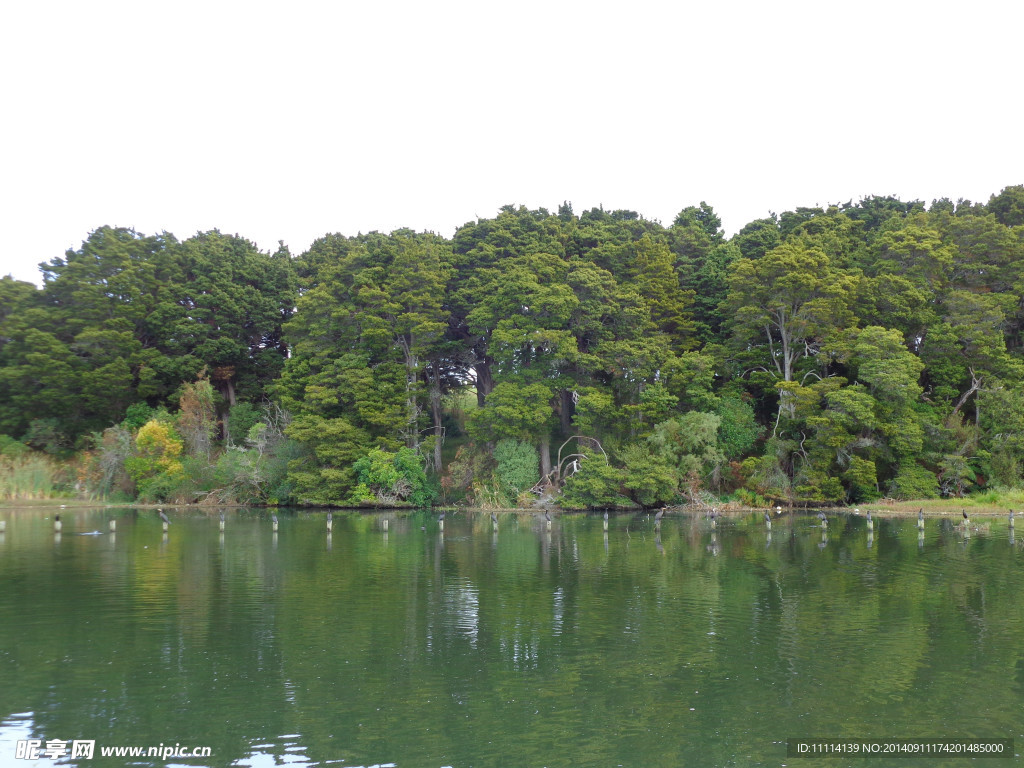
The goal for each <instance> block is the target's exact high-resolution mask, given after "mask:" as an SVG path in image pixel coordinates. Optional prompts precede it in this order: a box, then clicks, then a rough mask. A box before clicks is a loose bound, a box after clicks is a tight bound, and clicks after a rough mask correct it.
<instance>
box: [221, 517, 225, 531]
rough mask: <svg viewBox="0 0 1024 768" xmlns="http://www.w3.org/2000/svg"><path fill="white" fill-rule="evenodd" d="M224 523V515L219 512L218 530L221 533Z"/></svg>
mask: <svg viewBox="0 0 1024 768" xmlns="http://www.w3.org/2000/svg"><path fill="white" fill-rule="evenodd" d="M224 522H225V518H224V513H223V512H221V513H220V529H221V530H222V531H223V530H224Z"/></svg>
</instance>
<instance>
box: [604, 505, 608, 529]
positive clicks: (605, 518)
mask: <svg viewBox="0 0 1024 768" xmlns="http://www.w3.org/2000/svg"><path fill="white" fill-rule="evenodd" d="M603 524H604V529H605V530H606V531H607V530H608V510H607V509H606V510H605V511H604V520H603Z"/></svg>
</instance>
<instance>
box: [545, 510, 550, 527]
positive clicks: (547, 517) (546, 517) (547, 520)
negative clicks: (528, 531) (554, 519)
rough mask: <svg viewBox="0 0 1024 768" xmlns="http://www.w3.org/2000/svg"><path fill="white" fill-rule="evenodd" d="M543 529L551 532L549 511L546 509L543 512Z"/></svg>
mask: <svg viewBox="0 0 1024 768" xmlns="http://www.w3.org/2000/svg"><path fill="white" fill-rule="evenodd" d="M544 527H545V528H547V529H548V530H549V531H550V530H551V511H550V510H547V509H545V510H544Z"/></svg>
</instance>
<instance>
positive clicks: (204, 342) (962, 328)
mask: <svg viewBox="0 0 1024 768" xmlns="http://www.w3.org/2000/svg"><path fill="white" fill-rule="evenodd" d="M41 269H42V271H43V286H42V288H37V287H36V286H35V285H33V284H31V283H26V282H19V281H16V280H13V279H11V278H10V277H6V278H3V279H2V280H0V454H2V456H0V495H6V496H8V497H11V496H17V495H31V494H32V493H47V492H52V490H53V489H56V490H57V491H59V492H64V493H68V494H71V493H74V494H78V495H80V496H84V497H89V498H107V499H113V500H118V499H120V500H127V499H135V498H138V499H142V500H152V501H177V502H208V503H229V502H238V503H267V504H286V503H293V504H294V503H298V504H346V505H370V504H413V505H428V504H432V503H444V504H451V503H462V502H464V503H468V504H474V505H479V506H491V507H507V506H516V505H526V504H530V503H533V502H535V501H536V500H537V499H545V500H551V501H555V502H557V503H558V504H561V505H562V506H564V507H572V508H587V507H614V506H625V505H641V506H654V505H661V504H666V503H685V502H687V501H698V500H701V499H704V500H707V499H709V498H711V497H716V498H725V497H729V498H732V499H735V500H736V501H739V502H741V503H744V504H755V505H756V504H761V503H769V502H776V501H785V502H792V503H852V502H862V501H869V500H872V499H877V498H879V497H894V498H930V497H936V496H940V495H941V496H956V495H963V494H966V493H969V492H971V491H974V490H978V489H984V488H993V487H996V488H1015V487H1019V486H1020V485H1021V484H1022V469H1024V463H1022V462H1024V375H1022V374H1024V355H1022V352H1024V350H1022V344H1024V340H1022V328H1024V186H1013V187H1007V188H1006V189H1004V190H1003V191H1002V192H1000V193H999V194H996V195H993V196H992V197H991V198H990V200H989V201H988V203H987V204H983V203H972V202H970V201H966V200H959V201H957V202H956V203H954V202H952V201H950V200H948V199H942V200H935V201H932V203H931V204H930V205H925V204H924V203H923V202H921V201H911V202H903V201H900V200H898V199H895V198H892V197H871V198H866V199H863V200H861V201H859V202H856V203H854V202H852V201H851V202H849V203H846V204H842V205H834V206H829V207H827V208H820V207H813V208H798V209H797V210H795V211H786V212H784V213H782V214H779V215H776V214H772V215H770V216H768V217H766V218H764V219H759V220H756V221H752V222H750V223H749V224H747V225H745V226H744V227H742V228H741V229H740V230H739V231H738V232H737V233H736V234H735V235H734V236H732V237H726V236H725V234H724V232H723V230H722V227H721V221H720V219H719V218H718V216H717V215H716V214H715V212H714V210H713V208H712V207H711V206H709V205H707V204H705V203H703V202H702V203H701V204H700V205H699V206H695V207H688V208H685V209H683V210H682V211H681V212H680V213H679V214H678V215H677V216H676V218H675V220H674V221H672V223H671V224H670V225H669V226H665V225H664V224H662V223H660V222H657V221H649V220H646V219H644V218H643V217H641V216H640V215H639V214H637V213H635V212H632V211H623V210H617V211H605V210H601V209H593V210H590V211H586V212H584V213H582V214H576V213H575V212H574V211H573V210H572V208H571V206H570V205H568V204H564V205H562V206H560V207H559V209H558V210H557V212H555V213H551V212H549V211H547V210H544V209H539V210H528V209H526V208H517V207H514V206H507V207H505V208H503V209H501V211H499V212H498V214H497V215H496V216H495V217H494V218H491V219H480V220H477V221H472V222H469V223H467V224H465V225H463V226H462V227H460V228H459V229H458V230H457V231H456V232H455V234H454V236H453V237H452V238H450V239H448V238H444V237H441V236H439V235H436V234H432V233H418V232H413V231H411V230H398V231H395V232H392V233H390V234H380V233H377V232H371V233H369V234H360V235H357V236H354V237H348V236H343V235H340V234H335V235H328V236H326V237H323V238H321V239H319V240H317V241H316V242H314V243H313V244H312V246H311V247H310V248H309V250H308V251H306V252H305V253H303V254H301V255H299V256H297V257H293V256H292V254H290V253H289V252H288V250H287V248H285V247H284V246H283V245H282V246H281V247H280V248H279V249H278V250H277V251H276V252H275V253H272V254H271V253H264V252H261V251H259V250H258V249H257V248H256V247H255V246H254V245H253V244H252V243H251V242H249V241H248V240H246V239H244V238H242V237H240V236H238V235H235V236H229V235H225V234H222V233H220V232H217V231H212V232H206V233H200V234H197V235H196V236H194V237H191V238H189V239H186V240H178V239H176V238H175V237H174V236H172V235H170V234H168V233H163V234H160V235H144V234H141V233H138V232H134V231H132V230H128V229H114V228H110V227H101V228H99V229H97V230H96V231H94V232H93V233H91V234H90V235H89V237H88V239H87V240H86V241H85V242H84V243H83V244H82V247H81V248H80V249H78V250H74V251H68V252H67V253H66V254H65V255H64V256H63V257H59V258H55V259H53V260H52V261H50V262H49V263H46V264H43V265H41ZM40 476H45V477H46V478H48V480H45V481H40V480H39V477H40ZM47 484H49V486H48V487H50V490H49V491H48V490H46V489H45V488H43V487H42V486H47Z"/></svg>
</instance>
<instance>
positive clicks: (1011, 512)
mask: <svg viewBox="0 0 1024 768" xmlns="http://www.w3.org/2000/svg"><path fill="white" fill-rule="evenodd" d="M1010 527H1011V528H1013V510H1012V509H1011V510H1010Z"/></svg>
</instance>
